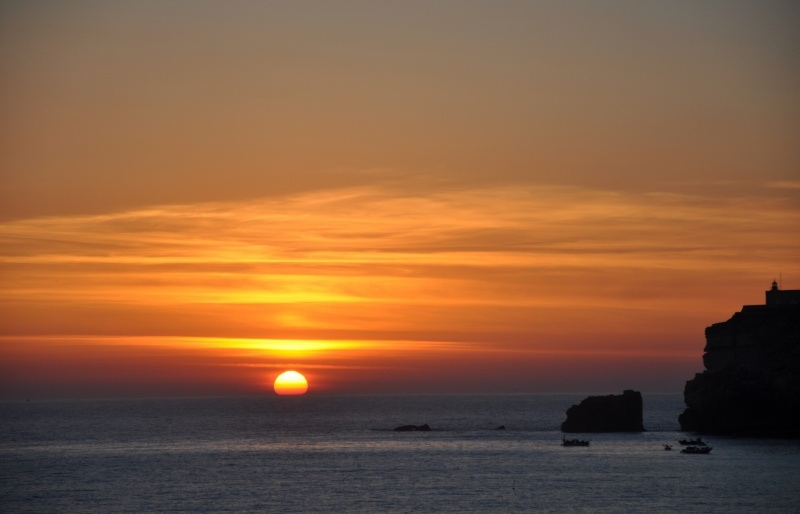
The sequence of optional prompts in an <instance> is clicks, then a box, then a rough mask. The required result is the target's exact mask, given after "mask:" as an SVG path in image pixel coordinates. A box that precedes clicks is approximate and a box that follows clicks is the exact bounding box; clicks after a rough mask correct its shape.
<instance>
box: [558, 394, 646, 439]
mask: <svg viewBox="0 0 800 514" xmlns="http://www.w3.org/2000/svg"><path fill="white" fill-rule="evenodd" d="M561 431H562V432H643V431H644V423H643V421H642V393H640V392H638V391H631V390H626V391H623V393H622V394H621V395H613V394H610V395H608V396H590V397H588V398H586V399H585V400H583V401H582V402H581V403H580V404H579V405H573V406H572V407H570V408H569V409H567V420H566V421H564V422H563V423H562V424H561Z"/></svg>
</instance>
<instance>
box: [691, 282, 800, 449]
mask: <svg viewBox="0 0 800 514" xmlns="http://www.w3.org/2000/svg"><path fill="white" fill-rule="evenodd" d="M766 296H767V301H766V304H765V305H746V306H744V307H742V310H741V311H740V312H737V313H735V314H734V315H733V316H732V317H731V318H730V319H729V320H728V321H724V322H722V323H715V324H713V325H711V326H710V327H708V328H706V332H705V335H706V347H705V354H704V355H703V364H704V367H705V371H703V372H702V373H698V374H697V375H695V377H694V378H693V379H692V380H689V381H688V382H686V386H685V388H684V400H685V402H686V406H687V408H686V410H685V411H684V412H683V414H681V415H680V417H679V422H680V425H681V429H682V430H689V431H696V432H700V433H706V434H720V435H724V434H727V435H743V436H757V437H785V438H792V439H800V291H797V290H793V291H781V290H779V289H778V286H777V284H776V283H774V282H773V285H772V289H771V290H769V291H767V295H766Z"/></svg>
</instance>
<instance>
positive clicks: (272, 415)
mask: <svg viewBox="0 0 800 514" xmlns="http://www.w3.org/2000/svg"><path fill="white" fill-rule="evenodd" d="M581 398H582V396H575V395H530V396H527V395H518V396H397V397H392V396H310V395H309V396H304V397H275V396H269V397H263V398H207V399H169V400H163V399H161V400H116V401H59V402H7V403H0V427H1V428H2V432H1V433H0V511H2V512H41V513H51V512H103V513H106V512H179V511H184V512H653V511H656V512H748V513H749V512H780V513H786V512H800V443H798V442H796V441H776V440H766V441H765V440H754V439H736V438H708V439H709V440H710V443H711V444H712V446H713V447H714V450H713V451H712V453H711V454H710V455H684V454H681V453H679V452H678V451H677V449H678V448H677V446H678V445H677V444H676V448H675V449H674V450H673V451H671V452H667V451H664V450H663V449H662V444H664V443H675V441H676V440H677V439H679V438H683V437H685V436H686V435H687V434H683V433H681V432H678V431H677V430H678V424H677V416H678V414H679V413H680V412H681V410H682V408H683V403H682V399H681V397H680V395H645V427H646V428H647V429H648V431H647V432H645V433H641V434H592V435H586V436H585V437H584V438H589V439H591V440H592V444H591V446H590V447H588V448H563V447H561V446H560V444H559V443H560V440H561V433H560V431H559V425H560V423H561V422H562V421H563V420H564V418H565V414H564V413H565V411H566V409H567V408H568V407H569V406H570V405H572V404H573V403H578V402H579V401H580V400H581ZM422 423H428V424H429V425H430V426H431V427H432V428H433V429H434V430H433V431H431V432H411V433H400V432H394V431H392V428H394V427H395V426H398V425H403V424H422ZM499 425H504V426H505V427H506V429H505V430H495V428H496V427H498V426H499Z"/></svg>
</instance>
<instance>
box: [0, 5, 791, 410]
mask: <svg viewBox="0 0 800 514" xmlns="http://www.w3.org/2000/svg"><path fill="white" fill-rule="evenodd" d="M798 21H800V10H799V9H798V7H797V6H796V5H794V4H793V3H790V2H785V3H784V2H767V3H758V4H756V3H748V2H710V1H707V2H691V3H685V4H683V3H679V4H674V3H671V4H669V5H667V4H664V5H660V6H652V5H650V6H646V5H642V4H641V3H640V2H591V3H589V2H587V3H585V4H583V3H571V4H569V5H567V6H565V5H564V4H563V3H561V2H537V3H535V4H533V3H532V4H530V5H529V4H525V3H518V2H492V3H489V2H486V3H483V2H437V3H436V4H435V5H430V3H428V2H420V3H416V2H402V3H397V4H392V5H373V3H371V2H352V1H348V2H326V3H315V2H309V3H306V2H292V3H290V4H289V3H280V4H279V3H271V2H266V3H245V2H233V3H226V4H219V3H215V2H192V3H182V2H174V3H166V4H164V3H162V2H136V3H131V4H130V5H116V4H114V5H111V4H105V3H102V2H88V1H86V2H84V1H78V2H71V3H69V4H64V5H57V4H46V3H36V2H14V1H12V2H4V3H3V4H2V6H0V173H1V174H0V240H2V245H0V292H1V293H2V294H0V396H2V397H4V398H21V397H87V396H131V395H135V396H139V395H141V396H148V395H174V394H251V393H255V394H272V393H271V391H272V380H273V379H274V377H276V376H277V375H278V374H279V373H280V372H282V371H284V370H286V369H296V370H298V371H301V372H302V373H304V374H305V375H306V376H307V377H308V379H309V383H310V391H311V392H312V393H319V392H326V393H373V392H390V393H437V392H447V393H458V392H464V393H481V392H487V393H495V392H556V391H559V392H560V391H574V392H614V391H619V390H621V389H623V388H633V389H640V390H643V391H675V392H677V391H680V390H681V389H682V387H683V383H684V382H685V380H687V379H688V378H691V376H692V375H693V373H695V372H698V371H701V369H702V362H701V358H700V357H701V354H702V348H703V345H704V337H703V329H704V328H705V327H706V326H708V325H710V324H711V323H714V322H718V321H723V320H725V319H727V318H728V317H730V315H731V314H733V312H735V311H736V310H738V309H739V308H740V307H741V306H742V305H743V304H754V303H763V298H764V296H763V293H764V291H765V290H766V289H767V288H768V287H769V284H770V282H771V281H772V279H773V278H777V277H778V276H779V275H781V276H782V277H783V286H784V288H787V289H788V288H800V259H798V256H800V236H798V234H800V203H799V202H798V200H799V199H800V176H799V175H798V173H799V172H798V170H800V150H799V149H798V148H800V147H798V146H797V141H800V97H798V95H797V94H796V91H798V90H800V59H799V57H800V55H798V54H800V50H799V49H800V38H799V37H798V35H797V31H796V30H795V29H796V26H797V22H798Z"/></svg>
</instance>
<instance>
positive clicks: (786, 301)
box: [766, 280, 800, 306]
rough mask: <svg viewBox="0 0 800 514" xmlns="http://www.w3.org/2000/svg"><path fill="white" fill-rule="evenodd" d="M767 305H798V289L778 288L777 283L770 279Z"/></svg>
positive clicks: (799, 297)
mask: <svg viewBox="0 0 800 514" xmlns="http://www.w3.org/2000/svg"><path fill="white" fill-rule="evenodd" d="M766 296H767V305H770V306H776V305H800V289H790V290H787V291H784V290H782V289H779V288H778V283H777V282H776V281H774V280H773V281H772V288H771V289H770V290H769V291H767V293H766Z"/></svg>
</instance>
